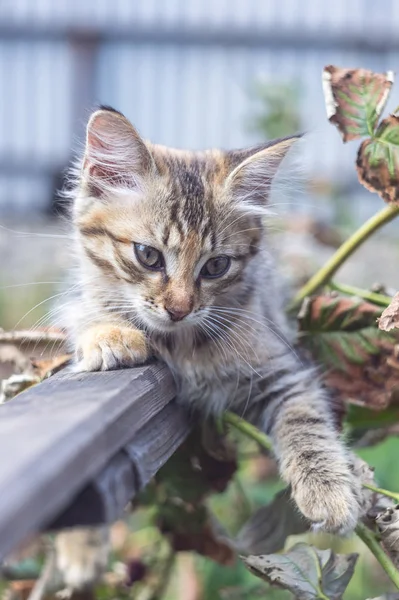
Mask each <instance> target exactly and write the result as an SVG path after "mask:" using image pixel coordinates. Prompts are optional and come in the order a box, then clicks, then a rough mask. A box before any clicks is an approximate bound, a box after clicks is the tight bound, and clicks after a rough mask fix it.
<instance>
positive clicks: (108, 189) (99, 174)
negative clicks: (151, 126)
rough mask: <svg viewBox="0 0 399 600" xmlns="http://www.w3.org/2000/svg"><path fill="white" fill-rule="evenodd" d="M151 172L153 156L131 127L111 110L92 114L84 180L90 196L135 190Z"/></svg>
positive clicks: (88, 127)
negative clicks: (125, 189) (124, 189)
mask: <svg viewBox="0 0 399 600" xmlns="http://www.w3.org/2000/svg"><path fill="white" fill-rule="evenodd" d="M153 168H154V161H153V159H152V156H151V154H150V152H149V150H148V148H147V146H146V145H145V143H144V142H143V140H142V139H141V137H140V136H139V134H138V133H137V131H136V130H135V128H134V127H133V125H132V124H131V123H130V122H129V121H128V119H126V117H124V115H122V114H121V113H120V112H117V111H116V110H113V109H108V108H107V109H105V108H104V109H100V110H98V111H96V112H95V113H93V115H92V116H91V117H90V120H89V122H88V125H87V134H86V149H85V155H84V160H83V178H84V181H85V183H86V185H87V186H88V189H89V191H90V194H91V195H92V196H97V197H101V196H103V195H106V194H107V193H111V194H112V192H113V191H115V188H121V187H123V188H129V189H130V188H132V189H134V188H137V187H140V182H141V180H142V178H143V177H144V175H145V174H146V173H147V172H149V171H150V170H151V169H153Z"/></svg>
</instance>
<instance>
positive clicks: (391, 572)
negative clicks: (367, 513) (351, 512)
mask: <svg viewBox="0 0 399 600" xmlns="http://www.w3.org/2000/svg"><path fill="white" fill-rule="evenodd" d="M356 533H357V535H358V536H359V537H360V539H361V540H362V542H363V543H364V544H366V546H367V547H368V548H369V550H370V551H371V552H372V553H373V554H374V556H375V557H376V559H377V560H378V562H379V563H380V565H381V567H382V568H383V569H384V571H385V573H386V574H387V575H388V577H389V578H390V580H391V581H392V582H393V583H394V584H395V586H396V587H397V588H398V590H399V571H398V570H397V569H396V568H395V565H394V564H393V562H392V561H391V559H390V558H389V556H388V555H387V554H385V552H384V550H383V549H382V548H381V546H380V544H379V543H378V540H377V538H376V536H375V534H374V533H373V532H372V531H370V529H368V528H367V527H366V526H365V525H364V524H363V523H359V524H358V525H357V527H356Z"/></svg>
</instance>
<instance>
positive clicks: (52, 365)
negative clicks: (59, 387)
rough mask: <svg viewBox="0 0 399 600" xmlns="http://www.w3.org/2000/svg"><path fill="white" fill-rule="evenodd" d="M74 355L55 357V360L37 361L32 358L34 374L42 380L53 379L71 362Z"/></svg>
mask: <svg viewBox="0 0 399 600" xmlns="http://www.w3.org/2000/svg"><path fill="white" fill-rule="evenodd" d="M71 359H72V354H61V356H55V357H53V358H46V359H42V360H39V359H36V358H32V359H31V363H32V367H33V370H34V373H35V374H36V375H37V376H38V377H39V378H40V380H43V379H46V378H47V377H51V375H54V374H55V373H58V371H61V369H63V368H64V367H66V365H67V364H68V363H69V362H70V361H71Z"/></svg>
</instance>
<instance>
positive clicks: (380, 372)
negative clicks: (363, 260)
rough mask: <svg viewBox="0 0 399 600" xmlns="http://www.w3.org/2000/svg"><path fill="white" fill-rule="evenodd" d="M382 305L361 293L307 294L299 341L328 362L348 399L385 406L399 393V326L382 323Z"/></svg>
mask: <svg viewBox="0 0 399 600" xmlns="http://www.w3.org/2000/svg"><path fill="white" fill-rule="evenodd" d="M380 310H381V309H380V308H379V307H378V306H375V305H374V304H371V303H369V302H364V301H363V300H359V299H356V298H347V297H338V296H328V295H322V296H316V297H313V298H308V299H307V300H305V302H304V303H303V305H302V308H301V311H300V313H299V315H298V319H299V328H300V343H301V344H302V345H303V346H304V347H305V348H307V349H308V350H309V351H310V353H311V354H312V356H313V358H314V359H315V360H316V361H319V362H321V363H322V364H323V365H324V366H325V367H326V371H325V381H326V383H327V385H328V386H329V387H330V388H332V389H333V390H335V392H336V393H337V394H338V396H339V397H340V398H341V399H343V400H344V401H346V402H348V401H349V402H351V403H354V404H359V405H362V406H367V407H369V408H373V409H376V410H381V409H382V408H385V407H386V406H388V405H389V403H390V402H391V401H392V400H393V399H394V398H396V397H397V396H398V395H399V360H398V357H397V346H396V343H397V342H398V340H399V332H397V333H396V332H395V333H394V332H392V333H387V332H384V331H381V330H380V329H379V328H378V326H377V317H378V316H379V314H380Z"/></svg>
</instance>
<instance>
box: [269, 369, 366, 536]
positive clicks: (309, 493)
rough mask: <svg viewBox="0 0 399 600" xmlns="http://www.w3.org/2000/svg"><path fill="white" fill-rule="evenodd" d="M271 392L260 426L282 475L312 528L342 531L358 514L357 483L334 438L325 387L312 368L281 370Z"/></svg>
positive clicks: (342, 448) (345, 452)
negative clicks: (275, 389) (275, 388)
mask: <svg viewBox="0 0 399 600" xmlns="http://www.w3.org/2000/svg"><path fill="white" fill-rule="evenodd" d="M278 385H279V386H280V388H281V392H280V393H279V394H277V395H276V394H275V395H274V396H273V394H271V401H270V403H269V404H268V406H267V409H266V411H265V413H264V427H265V429H266V431H267V433H268V434H269V435H271V437H272V439H273V444H274V448H275V452H276V455H277V459H278V462H279V466H280V473H281V477H282V478H283V479H284V480H285V481H286V482H287V483H289V484H290V485H291V487H292V494H293V497H294V499H295V501H296V503H297V505H298V507H299V509H300V511H301V512H302V513H303V514H304V516H305V517H307V518H308V519H309V520H310V521H311V522H312V523H313V524H314V527H315V528H321V529H324V530H326V531H330V532H335V533H341V534H345V533H348V532H350V531H352V530H353V529H354V527H355V526H356V523H357V520H358V518H359V510H360V509H359V503H360V496H361V488H360V483H359V481H358V480H357V479H356V478H355V476H354V475H353V472H352V469H351V458H350V453H349V451H348V450H347V449H346V448H345V446H344V444H343V443H342V442H341V440H340V438H339V434H338V432H337V428H336V426H335V423H334V418H333V414H332V410H331V404H330V402H329V399H328V397H327V394H326V393H325V391H324V390H323V389H322V388H321V386H320V385H319V383H318V381H317V377H315V374H314V373H312V372H311V371H308V372H300V373H298V372H296V373H295V371H291V372H287V371H286V372H285V375H282V377H281V379H280V380H279V383H278Z"/></svg>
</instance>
